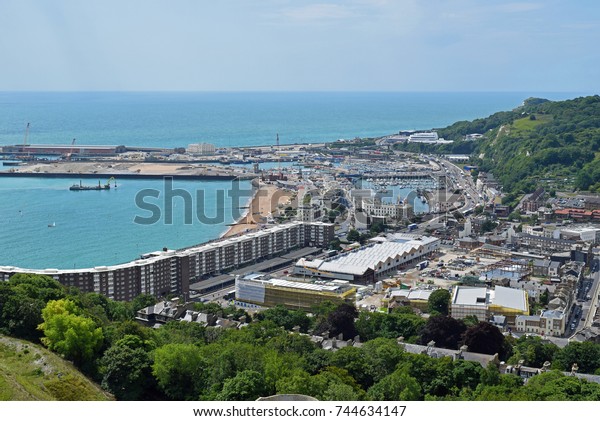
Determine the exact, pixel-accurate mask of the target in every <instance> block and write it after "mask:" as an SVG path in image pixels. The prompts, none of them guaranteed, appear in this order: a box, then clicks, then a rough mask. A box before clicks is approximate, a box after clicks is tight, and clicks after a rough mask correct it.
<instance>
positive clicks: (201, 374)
mask: <svg viewBox="0 0 600 421" xmlns="http://www.w3.org/2000/svg"><path fill="white" fill-rule="evenodd" d="M207 369H208V362H207V361H206V360H205V359H204V358H203V357H202V355H201V354H200V350H199V349H198V347H197V346H195V345H192V344H168V345H164V346H162V347H160V348H157V349H156V350H155V351H154V364H153V365H152V373H153V375H154V377H155V378H156V380H157V382H158V385H159V387H160V388H161V389H162V390H163V392H164V393H165V394H166V395H167V396H168V397H170V398H171V399H174V400H195V399H198V396H200V393H201V392H202V391H203V390H204V388H205V387H206V385H207V383H206V380H207V378H206V372H207Z"/></svg>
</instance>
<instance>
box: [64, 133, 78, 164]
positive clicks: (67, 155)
mask: <svg viewBox="0 0 600 421" xmlns="http://www.w3.org/2000/svg"><path fill="white" fill-rule="evenodd" d="M75 140H76V139H75V138H73V141H72V142H71V150H70V151H69V153H67V154H65V161H70V160H71V155H73V146H74V145H75Z"/></svg>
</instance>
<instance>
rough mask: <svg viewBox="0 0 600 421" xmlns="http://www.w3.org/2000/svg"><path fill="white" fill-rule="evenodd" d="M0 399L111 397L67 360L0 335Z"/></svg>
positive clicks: (95, 398)
mask: <svg viewBox="0 0 600 421" xmlns="http://www.w3.org/2000/svg"><path fill="white" fill-rule="evenodd" d="M0 400H6V401H8V400H11V401H24V400H44V401H55V400H66V401H84V400H112V397H111V396H110V395H109V394H108V393H106V392H104V391H103V390H102V389H100V387H99V386H98V385H96V384H94V383H93V382H91V381H90V380H89V379H87V378H86V377H85V376H84V375H82V374H81V373H80V372H79V371H78V370H77V369H76V368H75V367H73V365H72V364H71V363H68V362H66V361H64V360H63V359H61V358H60V357H58V356H57V355H55V354H53V353H52V352H50V351H48V350H47V349H45V348H43V347H42V346H39V345H35V344H33V343H31V342H27V341H24V340H21V339H15V338H11V337H8V336H4V335H0Z"/></svg>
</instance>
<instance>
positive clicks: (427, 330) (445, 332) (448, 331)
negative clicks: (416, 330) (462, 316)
mask: <svg viewBox="0 0 600 421" xmlns="http://www.w3.org/2000/svg"><path fill="white" fill-rule="evenodd" d="M466 330H467V327H466V326H465V324H464V323H463V321H462V320H457V319H453V318H452V317H448V316H442V315H439V316H432V317H430V318H429V319H428V320H427V324H426V325H425V327H424V328H423V330H422V331H421V337H420V338H419V342H420V343H421V344H424V345H426V344H428V343H429V342H430V341H434V342H435V344H436V346H438V347H440V348H449V349H458V347H459V344H460V342H461V340H462V338H463V335H464V333H465V331H466Z"/></svg>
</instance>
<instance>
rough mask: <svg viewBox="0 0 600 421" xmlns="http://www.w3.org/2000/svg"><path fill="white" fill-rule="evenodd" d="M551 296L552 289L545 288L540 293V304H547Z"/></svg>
mask: <svg viewBox="0 0 600 421" xmlns="http://www.w3.org/2000/svg"><path fill="white" fill-rule="evenodd" d="M549 298H550V291H549V290H548V288H546V289H545V290H544V292H542V293H541V294H540V305H541V306H543V307H545V306H547V305H548V300H549Z"/></svg>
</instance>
